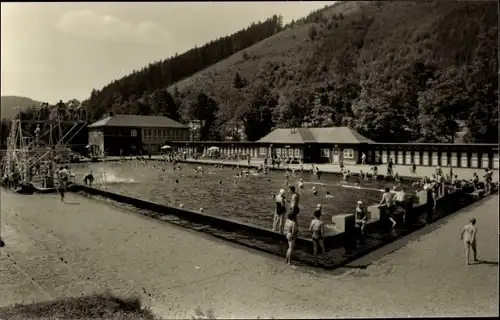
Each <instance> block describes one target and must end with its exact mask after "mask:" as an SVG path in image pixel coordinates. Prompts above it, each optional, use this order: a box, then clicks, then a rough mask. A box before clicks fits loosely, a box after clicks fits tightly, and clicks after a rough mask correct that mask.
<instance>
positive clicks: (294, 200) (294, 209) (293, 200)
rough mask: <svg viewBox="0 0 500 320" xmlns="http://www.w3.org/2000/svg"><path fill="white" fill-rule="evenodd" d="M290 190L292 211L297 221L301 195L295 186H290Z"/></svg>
mask: <svg viewBox="0 0 500 320" xmlns="http://www.w3.org/2000/svg"><path fill="white" fill-rule="evenodd" d="M289 188H290V192H291V193H292V197H291V199H290V209H291V213H292V215H293V217H294V219H295V222H297V216H298V215H299V211H300V209H299V202H300V196H299V194H298V193H297V192H296V191H295V187H294V186H290V187H289Z"/></svg>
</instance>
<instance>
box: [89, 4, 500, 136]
mask: <svg viewBox="0 0 500 320" xmlns="http://www.w3.org/2000/svg"><path fill="white" fill-rule="evenodd" d="M497 22H498V12H497V4H496V2H494V1H491V2H490V1H475V2H472V1H456V2H454V1H435V2H424V1H422V2H420V1H414V2H407V1H390V2H384V1H376V2H339V3H337V4H335V5H334V6H331V7H325V8H324V9H322V10H318V11H316V12H313V13H311V14H310V15H309V16H307V17H306V18H304V19H301V20H300V21H297V22H291V23H289V24H288V25H285V26H283V23H282V19H281V17H279V16H273V17H272V18H270V19H268V20H266V21H265V22H263V23H257V24H253V25H252V26H250V27H249V28H247V29H246V30H242V31H240V32H238V33H236V34H233V35H231V36H228V37H224V38H221V39H219V40H216V41H212V42H210V43H208V44H206V45H204V46H202V47H201V48H194V49H192V50H190V51H188V52H186V53H184V54H182V55H178V56H175V57H172V58H169V59H167V60H164V61H161V62H156V63H153V64H150V65H149V66H148V67H147V68H144V69H143V70H141V71H137V72H134V73H132V74H131V75H129V76H126V77H124V78H122V79H119V80H117V81H114V82H113V83H110V84H109V85H107V86H105V87H104V88H102V89H101V90H93V91H92V94H91V96H90V98H89V99H88V100H87V101H85V102H84V103H85V105H86V106H87V108H88V110H89V112H90V115H91V118H92V119H94V120H95V119H97V118H100V117H101V116H102V115H103V114H104V113H106V112H109V111H113V112H115V113H135V114H161V115H166V116H169V117H171V118H174V119H176V120H180V121H183V122H188V121H190V120H195V119H196V120H202V123H203V126H202V127H201V129H200V130H202V132H201V133H202V136H203V137H204V138H205V139H207V140H213V139H225V138H228V137H230V138H232V139H240V138H241V134H240V133H241V132H244V137H245V138H246V139H248V140H257V139H259V138H260V137H262V136H263V135H265V134H267V133H268V132H270V131H271V130H272V129H274V128H276V127H296V126H301V125H306V124H307V125H309V126H319V127H321V126H332V125H335V126H340V125H343V126H349V127H352V128H354V129H356V130H358V131H359V132H360V133H362V134H364V135H365V136H367V137H369V138H371V139H373V140H375V141H380V142H384V141H391V142H409V141H419V142H454V139H455V136H456V133H457V131H458V129H459V128H458V121H462V122H464V123H465V124H466V126H467V129H468V133H467V135H466V137H465V138H466V140H467V141H469V142H485V143H486V142H495V143H496V142H498V77H497V72H498V60H497V56H498V47H497V43H498V28H497Z"/></svg>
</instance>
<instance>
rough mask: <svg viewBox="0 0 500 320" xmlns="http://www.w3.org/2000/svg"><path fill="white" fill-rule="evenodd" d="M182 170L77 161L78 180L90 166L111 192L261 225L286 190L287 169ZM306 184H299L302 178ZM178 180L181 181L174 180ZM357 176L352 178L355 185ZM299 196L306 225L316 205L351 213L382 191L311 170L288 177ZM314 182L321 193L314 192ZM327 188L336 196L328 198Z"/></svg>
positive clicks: (327, 216) (329, 212)
mask: <svg viewBox="0 0 500 320" xmlns="http://www.w3.org/2000/svg"><path fill="white" fill-rule="evenodd" d="M178 165H180V166H182V170H174V169H173V165H172V164H171V163H165V162H160V161H148V162H147V164H144V163H138V162H137V161H135V160H126V161H125V162H123V163H120V162H103V163H88V164H79V165H76V166H74V167H73V168H72V169H73V172H74V173H75V176H76V182H77V183H83V182H82V179H83V177H84V175H85V174H87V173H88V172H89V171H90V170H92V171H93V173H94V177H95V179H96V181H95V182H94V186H95V187H101V188H102V187H104V188H105V189H106V190H108V191H110V192H115V193H119V194H123V195H127V196H132V197H136V198H140V199H144V200H148V201H152V202H156V203H159V204H163V205H168V206H174V207H179V206H180V205H181V204H183V207H184V208H185V209H190V210H199V209H200V208H203V210H204V212H206V213H210V214H213V215H218V216H221V217H227V218H230V219H233V220H237V221H241V222H245V223H250V224H253V225H256V226H259V227H262V228H271V227H272V221H273V214H274V210H275V201H274V198H273V197H274V195H275V194H277V193H278V191H279V189H282V188H283V189H286V190H287V198H288V199H289V197H290V196H289V193H288V188H287V187H286V185H285V177H284V172H283V171H270V172H269V173H268V174H267V175H266V174H263V173H262V174H250V175H249V176H247V177H242V178H238V177H236V174H237V171H236V170H235V169H234V168H230V167H225V168H216V167H215V166H209V165H205V166H204V168H205V172H204V173H197V172H195V168H196V167H197V165H194V164H185V163H181V164H178ZM153 166H154V167H153ZM100 172H105V176H106V179H105V180H106V181H102V182H101V181H100V179H99V175H100V174H99V173H100ZM301 178H302V179H303V181H304V188H303V189H300V188H298V182H299V179H301ZM176 180H177V181H178V182H176ZM356 180H357V178H354V177H353V178H351V181H349V182H350V184H351V185H353V184H354V183H355V181H356ZM289 181H290V184H291V185H295V186H296V188H297V190H298V191H299V194H300V196H301V201H300V207H301V213H300V214H299V225H300V226H302V228H301V229H302V230H305V229H307V227H306V226H308V225H309V222H310V221H311V219H312V213H313V211H314V209H315V207H316V205H317V204H321V205H322V206H323V220H324V221H326V222H327V223H328V222H329V221H331V218H332V216H333V215H337V214H344V213H353V212H354V209H355V207H356V202H357V201H358V200H362V201H363V202H365V203H366V204H367V205H371V204H374V203H376V202H378V201H380V194H381V193H380V191H375V190H367V189H356V188H346V187H342V186H341V184H342V181H341V179H340V177H338V176H334V175H322V176H321V179H320V180H318V179H317V178H316V177H314V176H312V175H311V174H310V173H309V172H303V173H300V172H297V173H296V175H295V176H292V177H291V178H290V179H289ZM393 185H394V183H393V182H384V181H373V180H368V181H364V180H363V181H361V186H362V187H364V188H370V189H382V188H385V187H392V186H393ZM313 186H314V187H316V189H317V191H318V195H317V196H315V195H314V194H313V192H312V190H311V189H312V187H313ZM327 191H329V192H330V195H331V196H332V198H326V197H325V195H326V192H327Z"/></svg>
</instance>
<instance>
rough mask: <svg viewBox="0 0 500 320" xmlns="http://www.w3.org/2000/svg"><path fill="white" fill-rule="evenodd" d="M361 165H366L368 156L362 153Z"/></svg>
mask: <svg viewBox="0 0 500 320" xmlns="http://www.w3.org/2000/svg"><path fill="white" fill-rule="evenodd" d="M361 164H362V165H365V164H366V154H365V153H364V152H362V153H361Z"/></svg>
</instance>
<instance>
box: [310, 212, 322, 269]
mask: <svg viewBox="0 0 500 320" xmlns="http://www.w3.org/2000/svg"><path fill="white" fill-rule="evenodd" d="M320 217H321V207H318V208H317V209H316V210H314V219H313V220H312V221H311V226H310V227H309V230H310V231H311V232H312V240H313V245H314V259H316V262H317V260H318V246H319V247H320V248H321V253H322V254H324V253H325V243H324V241H323V236H324V233H325V231H324V229H325V224H324V222H323V221H321V219H320Z"/></svg>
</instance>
